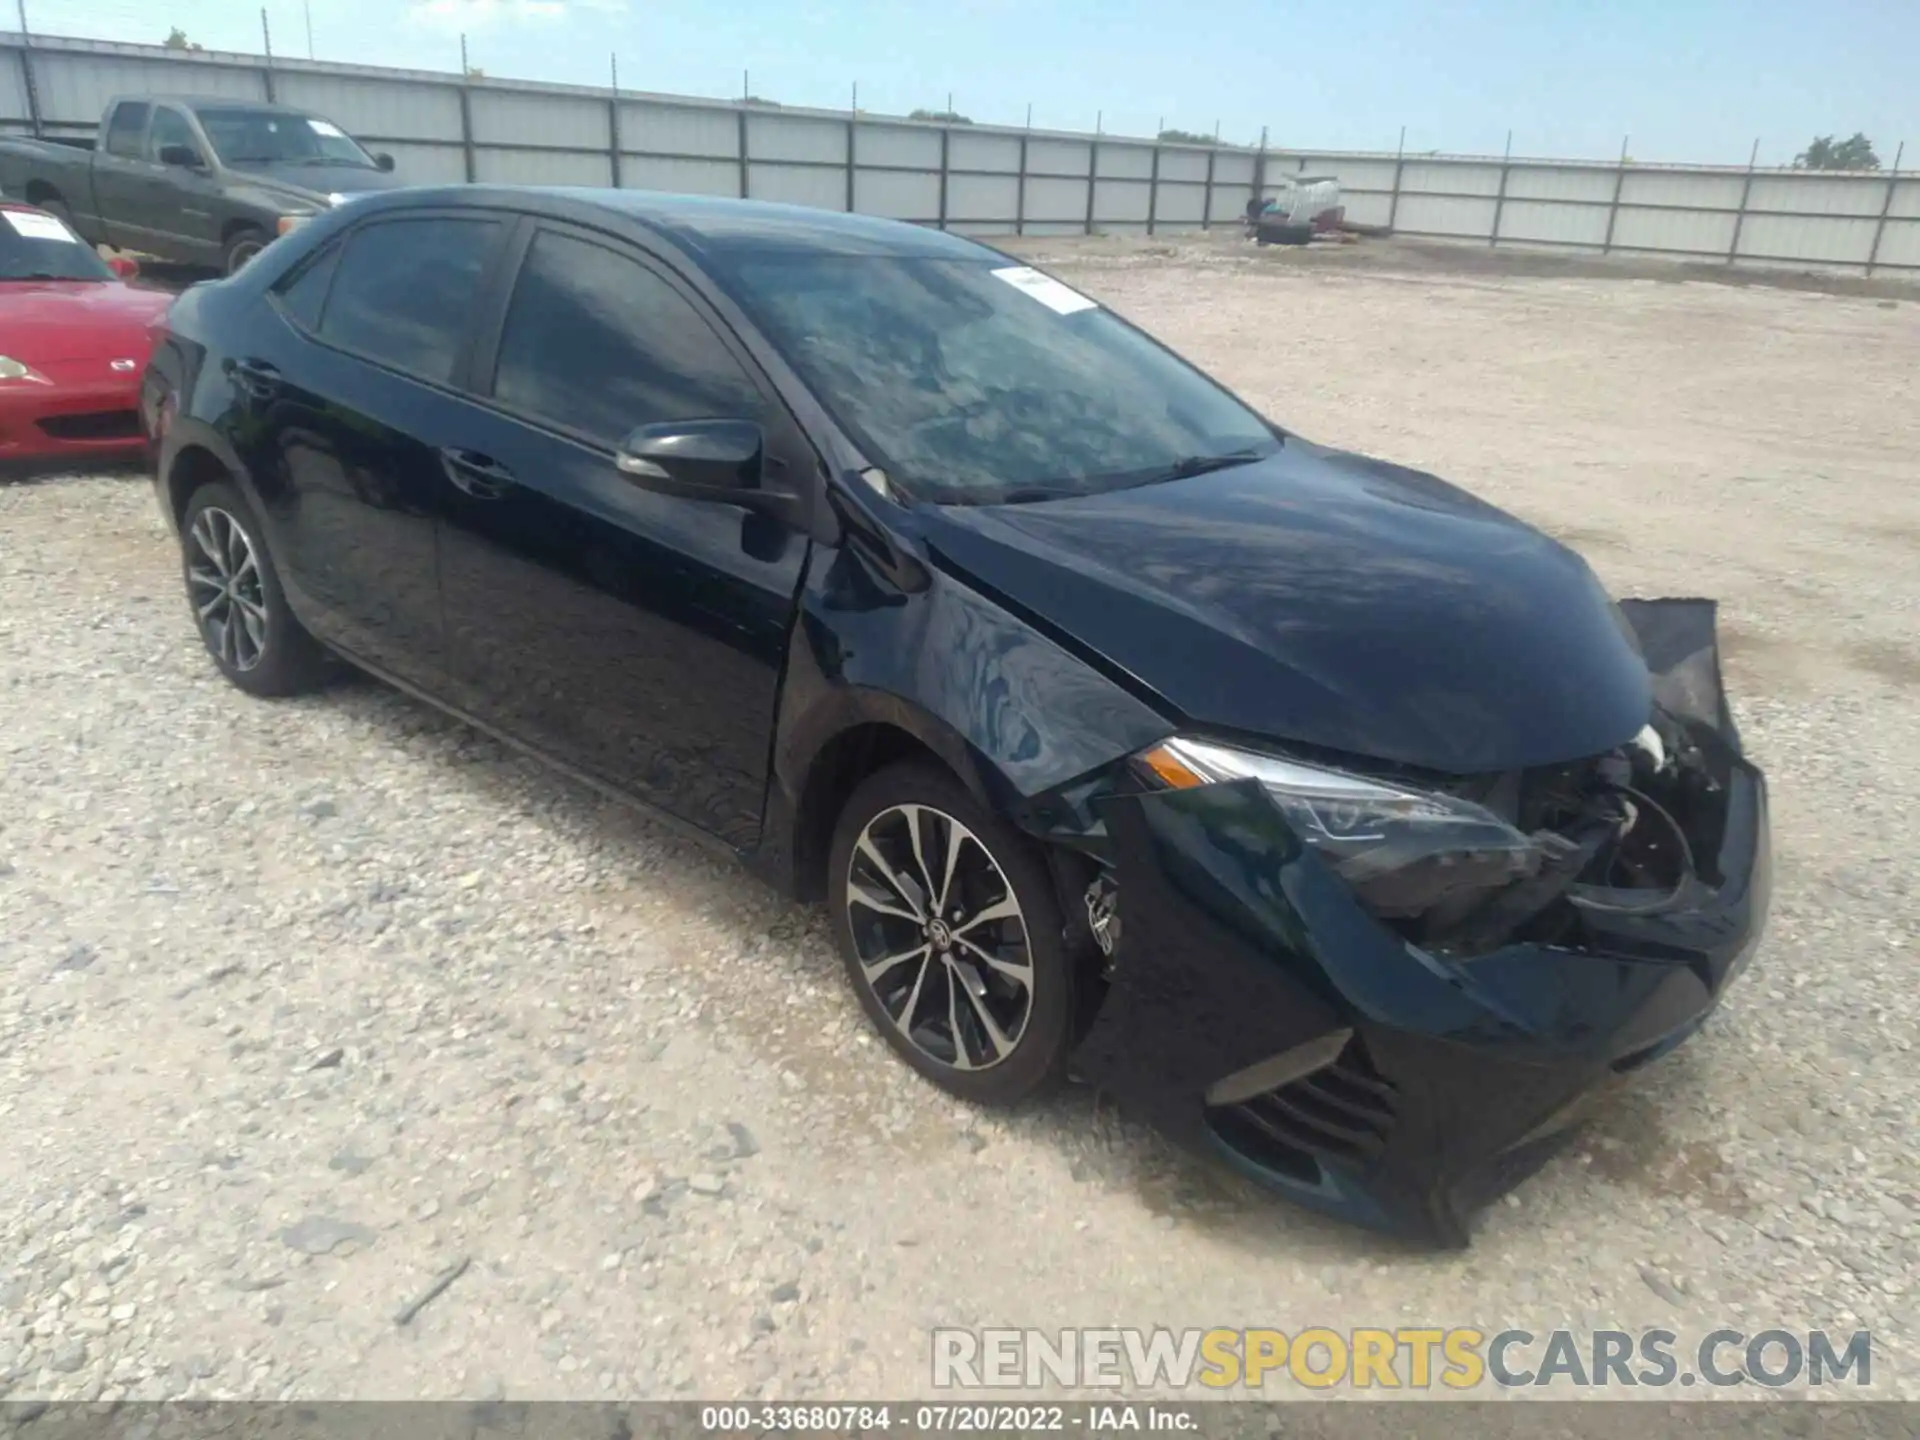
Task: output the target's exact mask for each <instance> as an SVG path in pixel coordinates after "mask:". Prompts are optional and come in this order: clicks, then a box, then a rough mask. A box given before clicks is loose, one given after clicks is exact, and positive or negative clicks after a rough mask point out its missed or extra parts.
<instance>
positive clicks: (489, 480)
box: [440, 445, 514, 500]
mask: <svg viewBox="0 0 1920 1440" xmlns="http://www.w3.org/2000/svg"><path fill="white" fill-rule="evenodd" d="M440 468H441V470H442V471H444V472H445V474H446V477H447V481H448V483H449V484H451V485H452V486H453V488H454V489H456V490H459V491H462V492H464V493H466V494H468V495H471V496H473V498H474V499H476V500H498V499H499V498H500V497H501V496H502V495H505V494H506V493H507V492H508V491H509V490H511V489H512V488H513V485H514V480H513V472H512V471H511V470H509V469H507V467H506V466H504V465H502V464H501V463H500V462H499V461H498V460H495V459H493V458H492V457H491V456H487V455H482V454H480V453H479V452H478V451H477V450H462V449H461V448H459V447H458V446H456V445H449V446H448V447H447V448H445V449H444V450H442V451H441V452H440Z"/></svg>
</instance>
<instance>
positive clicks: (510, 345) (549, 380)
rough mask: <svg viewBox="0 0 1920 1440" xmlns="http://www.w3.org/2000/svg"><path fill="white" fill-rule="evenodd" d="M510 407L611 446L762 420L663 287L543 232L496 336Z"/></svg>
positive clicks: (748, 383)
mask: <svg viewBox="0 0 1920 1440" xmlns="http://www.w3.org/2000/svg"><path fill="white" fill-rule="evenodd" d="M494 395H495V397H496V398H498V399H499V400H500V401H501V402H502V403H503V404H506V405H510V406H512V407H513V408H514V409H516V410H521V411H524V412H525V413H527V414H529V415H533V416H536V417H538V418H540V419H543V420H547V421H550V422H552V423H553V424H555V425H558V426H560V427H562V428H563V429H567V430H572V431H576V432H578V433H579V434H582V435H586V436H590V437H592V438H593V439H596V440H600V441H603V442H605V443H607V444H609V445H614V444H617V443H619V441H620V440H621V439H623V438H624V437H625V436H626V435H627V434H628V432H629V431H631V430H633V429H634V428H635V427H636V426H639V425H650V424H655V423H657V422H660V421H664V420H734V419H755V418H758V417H759V415H760V413H761V408H762V407H761V398H760V392H759V390H758V388H757V387H756V386H755V385H754V383H753V381H752V380H751V379H750V378H749V377H748V375H747V373H746V372H745V371H744V370H742V369H741V368H740V366H739V364H738V363H737V362H736V361H735V360H734V358H733V356H732V355H731V354H729V353H728V351H727V349H726V347H725V346H723V345H722V344H721V343H720V339H719V337H718V336H716V335H715V334H714V332H713V329H712V327H711V326H709V325H708V324H707V322H706V320H705V319H704V318H703V317H702V316H701V315H700V313H699V312H698V311H697V310H695V309H694V307H693V306H692V305H691V304H689V303H688V302H687V300H686V299H684V298H683V297H682V296H681V295H680V294H679V292H677V291H676V290H675V289H674V288H673V287H672V286H671V285H669V284H668V283H667V282H666V281H665V280H663V279H661V278H660V277H659V276H658V275H656V274H654V273H653V272H652V271H651V270H649V269H647V267H646V266H644V265H642V264H640V263H639V262H638V261H636V260H634V259H633V258H631V257H630V256H627V255H622V254H620V253H619V252H618V251H615V250H610V249H608V248H607V247H606V246H604V245H597V244H594V243H593V242H591V241H587V240H578V239H575V238H573V237H572V236H569V235H561V234H557V233H555V232H552V231H543V232H542V233H541V234H539V235H538V236H536V237H535V239H534V242H533V246H532V248H531V249H529V250H528V252H527V259H526V264H525V265H524V266H523V267H522V269H521V271H520V278H519V280H518V282H517V283H516V284H515V286H514V291H513V300H512V303H511V305H510V306H509V308H508V311H507V323H506V327H505V329H504V330H503V331H502V332H501V337H500V360H499V365H498V368H497V369H496V371H495V374H494Z"/></svg>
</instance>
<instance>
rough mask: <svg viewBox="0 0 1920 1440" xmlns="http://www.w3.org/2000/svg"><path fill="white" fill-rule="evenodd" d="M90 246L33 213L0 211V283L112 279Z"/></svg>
mask: <svg viewBox="0 0 1920 1440" xmlns="http://www.w3.org/2000/svg"><path fill="white" fill-rule="evenodd" d="M113 278H114V274H113V272H112V271H111V270H109V269H108V268H107V266H106V262H105V261H103V260H102V259H101V258H100V257H99V256H98V255H96V254H95V253H94V250H93V247H92V246H91V245H87V244H84V243H82V242H81V240H80V237H79V236H77V235H75V234H74V233H73V232H72V231H71V230H69V229H67V227H66V226H65V225H63V224H61V223H60V222H59V221H58V220H56V219H54V217H53V216H51V215H43V214H41V213H40V212H39V211H37V210H0V280H112V279H113Z"/></svg>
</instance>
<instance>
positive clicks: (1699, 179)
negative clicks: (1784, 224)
mask: <svg viewBox="0 0 1920 1440" xmlns="http://www.w3.org/2000/svg"><path fill="white" fill-rule="evenodd" d="M1746 188H1747V177H1746V176H1745V175H1744V174H1742V173H1741V172H1739V171H1734V172H1731V173H1729V172H1727V171H1716V172H1713V173H1711V174H1701V173H1698V172H1695V173H1693V174H1682V173H1679V172H1676V171H1672V170H1635V169H1632V168H1631V167H1630V168H1629V169H1628V170H1627V173H1626V177H1625V179H1623V180H1622V181H1621V182H1620V203H1621V204H1622V205H1676V206H1680V207H1683V208H1685V209H1689V210H1734V209H1737V208H1739V205H1740V197H1741V195H1742V194H1744V193H1745V191H1746Z"/></svg>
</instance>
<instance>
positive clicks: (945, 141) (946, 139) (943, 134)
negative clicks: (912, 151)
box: [940, 110, 953, 230]
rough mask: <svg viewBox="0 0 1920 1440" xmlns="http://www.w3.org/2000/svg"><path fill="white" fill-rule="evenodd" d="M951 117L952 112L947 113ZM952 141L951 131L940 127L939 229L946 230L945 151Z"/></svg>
mask: <svg viewBox="0 0 1920 1440" xmlns="http://www.w3.org/2000/svg"><path fill="white" fill-rule="evenodd" d="M947 113H948V114H949V115H951V114H952V113H953V112H952V111H951V110H949V111H948V112H947ZM952 141H953V130H952V129H951V128H950V127H949V126H946V125H942V126H941V127H940V228H941V229H942V230H944V229H946V228H947V150H948V147H949V146H950V145H951V144H952Z"/></svg>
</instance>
